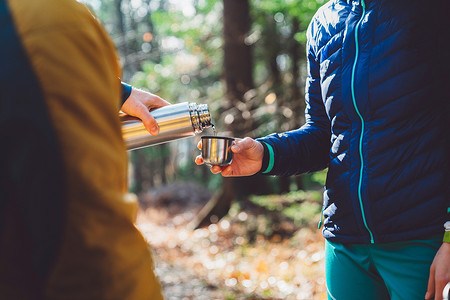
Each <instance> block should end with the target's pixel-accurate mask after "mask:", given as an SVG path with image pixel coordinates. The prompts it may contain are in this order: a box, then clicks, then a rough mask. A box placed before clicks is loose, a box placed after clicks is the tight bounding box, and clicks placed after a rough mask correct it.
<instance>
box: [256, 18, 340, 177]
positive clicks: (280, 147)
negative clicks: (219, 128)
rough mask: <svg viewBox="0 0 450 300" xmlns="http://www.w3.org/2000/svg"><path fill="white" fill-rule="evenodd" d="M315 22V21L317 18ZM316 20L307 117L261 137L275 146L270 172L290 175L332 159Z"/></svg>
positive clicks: (309, 50)
mask: <svg viewBox="0 0 450 300" xmlns="http://www.w3.org/2000/svg"><path fill="white" fill-rule="evenodd" d="M313 22H314V21H313ZM316 29H317V28H315V26H314V23H311V25H310V26H309V29H308V43H307V58H308V78H307V79H306V88H305V101H306V110H305V113H306V115H305V120H306V123H305V124H304V125H303V126H302V127H300V128H299V129H296V130H292V131H288V132H284V133H274V134H271V135H268V136H266V137H263V138H260V139H258V141H261V142H265V143H267V144H268V145H270V146H272V148H273V155H274V157H273V159H274V164H273V168H272V169H271V170H270V171H269V170H267V171H266V172H265V174H267V175H280V176H288V175H295V174H302V173H308V172H314V171H319V170H322V169H325V168H326V167H327V166H328V162H329V151H330V135H331V133H330V127H331V126H330V120H329V118H328V116H327V114H326V111H325V107H324V104H323V101H322V94H321V87H320V64H319V62H318V61H317V56H316V53H317V52H316V50H317V49H316V48H317V47H316V45H315V43H314V38H313V32H314V31H315V30H316Z"/></svg>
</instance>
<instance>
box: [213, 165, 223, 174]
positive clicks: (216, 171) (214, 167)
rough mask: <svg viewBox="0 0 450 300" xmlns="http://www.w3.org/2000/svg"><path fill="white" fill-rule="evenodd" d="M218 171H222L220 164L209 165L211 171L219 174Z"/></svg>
mask: <svg viewBox="0 0 450 300" xmlns="http://www.w3.org/2000/svg"><path fill="white" fill-rule="evenodd" d="M220 172H222V168H221V167H220V166H212V167H211V173H213V174H219V173H220Z"/></svg>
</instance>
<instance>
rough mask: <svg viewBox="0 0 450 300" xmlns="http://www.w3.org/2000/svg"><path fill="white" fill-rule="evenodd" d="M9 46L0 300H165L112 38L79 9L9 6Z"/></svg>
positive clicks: (0, 21) (5, 9)
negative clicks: (133, 175) (143, 227)
mask: <svg viewBox="0 0 450 300" xmlns="http://www.w3.org/2000/svg"><path fill="white" fill-rule="evenodd" d="M0 40H1V41H2V47H1V48H3V47H4V49H3V50H0V56H2V57H1V58H0V62H1V65H2V69H3V71H0V79H1V80H0V107H1V110H2V111H3V112H2V113H0V127H2V128H5V127H3V126H6V127H8V128H9V129H8V130H7V131H5V130H1V131H0V138H1V139H3V140H4V141H5V139H8V141H10V142H8V143H7V144H6V143H5V145H3V146H2V148H3V149H2V150H1V152H0V157H1V158H0V159H1V161H0V163H2V164H3V165H4V166H5V167H4V168H2V171H0V176H1V177H0V178H1V180H2V182H1V185H0V193H2V195H1V197H2V199H1V200H0V204H1V205H0V248H1V250H0V299H8V300H15V299H58V300H62V299H74V300H75V299H76V300H80V299H96V300H102V299H117V300H126V299H146V300H148V299H152V300H153V299H155V300H158V299H162V294H161V288H160V285H159V282H158V280H157V279H156V277H155V275H154V273H153V262H152V257H151V252H150V250H149V248H148V245H147V243H146V242H145V240H144V238H143V237H142V235H141V234H140V232H139V231H138V230H137V229H136V227H135V226H134V223H133V222H134V218H135V213H136V200H135V199H134V198H131V197H127V155H126V150H125V145H124V143H123V141H122V136H121V128H120V123H119V119H118V110H119V102H120V92H121V90H120V88H121V87H120V84H119V81H118V78H119V77H120V68H119V65H118V62H117V61H118V60H117V57H116V53H115V49H114V46H113V44H112V42H111V40H110V39H109V37H108V35H107V34H106V33H105V31H104V30H103V28H102V27H101V26H100V25H99V23H98V22H97V21H96V20H95V18H94V17H93V16H92V15H91V13H90V12H89V11H88V10H87V9H86V7H85V6H83V5H82V4H80V3H78V2H76V1H74V0H33V1H30V0H9V1H8V0H0ZM1 73H4V74H1ZM1 91H5V92H3V93H2V92H1ZM8 124H12V125H8Z"/></svg>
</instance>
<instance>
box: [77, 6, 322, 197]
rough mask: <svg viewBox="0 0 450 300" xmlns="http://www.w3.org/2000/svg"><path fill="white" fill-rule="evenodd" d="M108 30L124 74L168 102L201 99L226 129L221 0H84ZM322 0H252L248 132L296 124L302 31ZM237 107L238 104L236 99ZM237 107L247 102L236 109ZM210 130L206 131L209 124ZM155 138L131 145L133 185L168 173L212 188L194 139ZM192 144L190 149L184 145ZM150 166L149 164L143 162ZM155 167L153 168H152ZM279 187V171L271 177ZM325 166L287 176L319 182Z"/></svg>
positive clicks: (300, 184)
mask: <svg viewBox="0 0 450 300" xmlns="http://www.w3.org/2000/svg"><path fill="white" fill-rule="evenodd" d="M81 2H84V3H86V4H88V5H89V6H90V7H91V8H92V10H93V11H94V12H95V14H96V15H97V16H98V17H99V19H100V20H101V22H102V23H103V24H104V26H105V28H106V30H107V31H108V32H109V33H110V35H111V36H112V38H113V41H114V43H115V44H116V47H117V49H118V52H119V54H120V58H121V63H122V65H123V80H124V81H127V82H129V83H131V84H132V85H134V86H136V87H138V88H141V89H144V90H147V91H150V92H152V93H156V94H158V95H160V96H161V97H163V98H165V99H167V100H168V101H169V102H172V103H176V102H184V101H190V102H197V103H206V104H208V106H209V109H210V111H211V114H212V118H213V121H214V122H215V124H216V127H217V129H218V133H219V134H221V133H224V132H223V128H225V127H226V126H225V125H226V124H227V122H230V120H231V122H232V116H231V113H230V112H227V111H224V110H223V107H224V103H225V102H226V100H225V99H224V96H225V87H224V83H223V49H222V47H223V35H222V29H223V28H222V26H223V23H222V8H223V3H222V1H221V0H83V1H81ZM324 2H325V1H324V0H250V5H251V16H252V23H253V25H252V29H251V31H250V32H249V33H248V36H247V37H246V38H245V42H246V43H248V44H249V45H251V46H252V51H253V59H254V70H253V74H254V81H255V89H254V90H250V91H248V92H247V93H246V95H245V100H246V101H252V107H253V109H252V110H251V111H250V116H248V115H247V116H244V115H243V117H244V118H248V117H251V118H253V120H254V121H255V122H254V123H255V128H252V129H251V131H250V132H247V134H246V135H248V136H250V137H254V138H256V137H260V136H263V135H267V134H270V133H272V132H279V131H287V130H292V129H295V128H298V127H299V126H301V125H302V124H303V122H304V96H303V95H304V80H305V76H306V62H305V57H306V56H305V42H306V39H305V36H306V34H305V32H306V29H307V27H308V24H309V22H310V20H311V18H312V16H313V15H314V13H315V11H316V10H317V9H318V8H319V7H320V6H321V5H322V4H323V3H324ZM238 109H240V108H239V107H238ZM241 112H242V114H244V113H246V114H248V111H247V112H244V110H241ZM207 133H209V132H207ZM170 144H171V145H159V146H154V147H150V148H146V149H140V150H136V151H133V152H132V153H130V155H131V161H132V163H133V166H134V168H133V170H134V171H133V174H134V180H135V181H136V180H138V181H139V182H137V183H136V182H134V183H133V191H134V192H139V191H142V190H145V189H148V188H150V187H153V186H157V185H161V184H165V182H166V181H171V180H194V181H197V182H201V183H203V184H205V185H206V186H207V187H208V188H210V189H212V190H214V189H217V187H218V186H219V185H220V184H221V178H220V176H212V175H211V174H210V172H209V170H208V168H207V167H206V166H202V167H197V166H196V165H195V164H194V162H193V160H194V158H195V156H196V155H198V154H199V153H198V151H196V150H197V149H196V140H194V139H187V140H183V141H179V142H176V143H170ZM189 149H190V150H189ZM146 168H147V169H148V168H152V171H151V172H149V171H148V170H145V169H146ZM149 173H152V174H149ZM270 182H271V185H273V191H274V192H277V191H278V190H280V188H278V185H280V184H279V179H276V178H271V179H270ZM317 182H320V184H323V183H324V173H323V172H321V173H318V174H306V175H302V176H301V177H300V178H299V179H295V178H291V179H289V187H290V189H291V190H296V189H298V188H300V189H303V188H317Z"/></svg>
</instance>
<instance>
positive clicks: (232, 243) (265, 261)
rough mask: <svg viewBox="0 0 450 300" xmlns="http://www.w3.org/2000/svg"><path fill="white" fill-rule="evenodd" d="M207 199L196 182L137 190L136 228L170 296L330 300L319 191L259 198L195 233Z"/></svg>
mask: <svg viewBox="0 0 450 300" xmlns="http://www.w3.org/2000/svg"><path fill="white" fill-rule="evenodd" d="M209 197H210V195H209V194H208V192H207V191H204V190H201V188H199V187H197V186H194V185H191V184H188V185H176V186H171V187H165V188H163V189H160V190H155V191H152V193H151V194H150V193H147V194H143V195H140V203H141V209H140V211H139V214H138V218H137V226H138V228H139V229H140V230H141V232H142V233H143V235H144V236H145V238H146V239H147V241H148V242H149V244H150V246H151V248H152V249H153V253H154V259H155V263H156V273H157V274H158V276H159V278H160V281H161V283H162V285H163V289H164V294H165V297H166V299H167V300H170V299H173V300H175V299H182V300H184V299H186V300H187V299H196V300H197V299H198V300H202V299H205V300H213V299H226V300H233V299H288V300H289V299H319V300H320V299H326V287H325V277H324V240H323V238H322V236H321V234H320V230H318V229H317V223H318V221H319V219H320V203H319V201H318V200H317V195H316V194H309V193H298V192H297V193H292V194H288V195H283V196H265V197H256V198H254V199H252V200H251V201H249V202H251V203H248V204H249V205H240V204H238V203H236V204H234V205H233V206H232V208H231V210H230V212H229V214H228V215H227V216H226V217H224V218H222V219H221V220H213V221H217V222H215V223H213V224H211V225H209V226H208V227H205V228H200V229H195V230H194V229H192V228H191V227H192V226H191V224H192V220H193V219H194V217H195V215H196V214H197V212H198V211H199V210H200V209H201V208H202V207H203V205H204V204H205V203H206V201H207V199H208V198H209Z"/></svg>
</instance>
